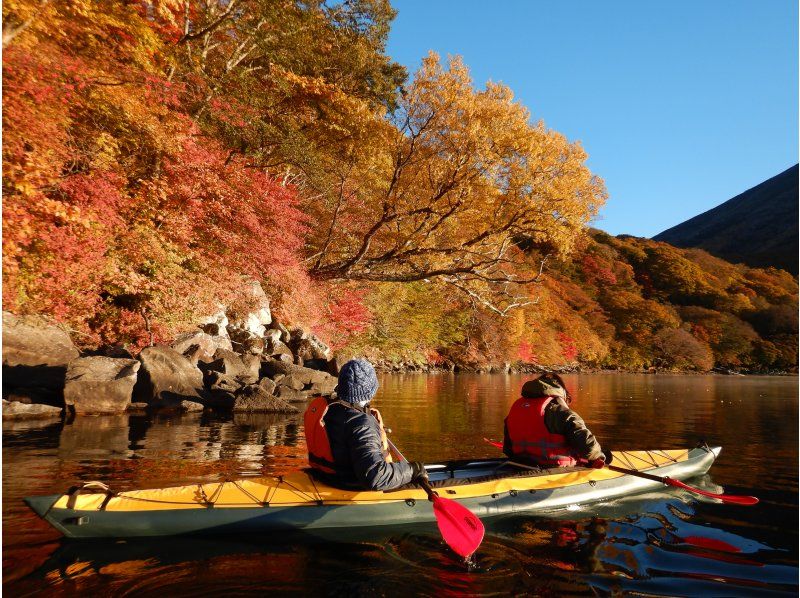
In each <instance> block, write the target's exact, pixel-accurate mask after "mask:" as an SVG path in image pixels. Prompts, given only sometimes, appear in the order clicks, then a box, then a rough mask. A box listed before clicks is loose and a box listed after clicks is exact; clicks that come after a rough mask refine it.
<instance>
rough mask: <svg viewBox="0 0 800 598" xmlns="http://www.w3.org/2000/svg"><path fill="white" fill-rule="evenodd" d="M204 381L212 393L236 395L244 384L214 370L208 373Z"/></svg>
mask: <svg viewBox="0 0 800 598" xmlns="http://www.w3.org/2000/svg"><path fill="white" fill-rule="evenodd" d="M203 379H204V382H205V384H206V387H207V388H208V389H209V390H211V391H224V392H230V393H235V392H236V391H237V390H239V389H240V388H241V387H242V383H241V382H239V380H237V379H236V378H235V377H233V376H229V375H227V374H223V373H221V372H215V371H213V370H211V371H208V372H206V374H205V375H204V376H203Z"/></svg>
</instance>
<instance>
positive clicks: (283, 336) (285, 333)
mask: <svg viewBox="0 0 800 598" xmlns="http://www.w3.org/2000/svg"><path fill="white" fill-rule="evenodd" d="M269 329H270V330H277V331H278V332H280V340H281V341H282V342H284V343H288V342H289V341H290V340H291V338H292V334H291V332H289V329H288V328H287V327H286V326H284V325H283V324H281V323H280V322H278V321H277V320H272V324H270V325H269Z"/></svg>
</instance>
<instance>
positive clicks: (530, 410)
mask: <svg viewBox="0 0 800 598" xmlns="http://www.w3.org/2000/svg"><path fill="white" fill-rule="evenodd" d="M553 400H555V397H538V398H535V399H526V398H525V397H522V398H521V399H517V401H516V402H515V403H514V404H513V405H512V406H511V410H510V411H509V412H508V416H507V417H506V431H507V433H508V438H509V440H510V441H511V450H512V451H513V453H514V455H518V456H524V457H527V458H529V459H531V460H532V461H534V462H536V463H538V464H539V465H543V466H545V467H572V466H574V465H575V464H576V463H577V461H576V460H575V458H574V457H573V456H572V451H571V450H570V447H569V444H567V439H566V438H565V437H564V436H563V435H562V434H551V433H550V432H549V431H548V430H547V426H545V423H544V411H545V409H546V408H547V406H548V405H549V404H550V401H553Z"/></svg>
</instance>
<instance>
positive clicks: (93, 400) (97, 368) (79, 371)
mask: <svg viewBox="0 0 800 598" xmlns="http://www.w3.org/2000/svg"><path fill="white" fill-rule="evenodd" d="M140 365H141V363H139V362H138V361H136V360H135V359H114V358H113V357H79V358H78V359H75V360H74V361H72V362H70V364H69V366H68V367H67V381H66V384H65V386H64V403H65V404H66V405H67V407H68V408H69V409H70V410H71V411H72V412H74V413H123V412H124V411H125V410H126V409H127V408H128V405H130V403H131V397H132V396H133V387H134V385H135V384H136V373H137V372H138V371H139V367H140Z"/></svg>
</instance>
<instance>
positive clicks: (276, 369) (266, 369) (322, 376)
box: [261, 359, 332, 385]
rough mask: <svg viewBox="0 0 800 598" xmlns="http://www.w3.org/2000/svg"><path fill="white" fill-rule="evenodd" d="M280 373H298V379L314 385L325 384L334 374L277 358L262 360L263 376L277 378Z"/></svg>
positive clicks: (286, 374) (285, 374)
mask: <svg viewBox="0 0 800 598" xmlns="http://www.w3.org/2000/svg"><path fill="white" fill-rule="evenodd" d="M278 374H283V375H284V376H288V375H289V374H296V375H297V376H298V379H299V380H301V381H302V382H303V384H304V385H306V384H307V385H312V384H324V383H325V382H326V381H328V380H329V379H330V378H331V377H332V376H331V375H330V374H327V373H325V372H320V371H319V370H312V369H310V368H304V367H302V366H298V365H294V364H290V363H284V362H282V361H279V360H277V359H265V360H262V362H261V376H262V377H264V376H267V377H269V378H272V379H273V380H274V379H275V376H276V375H278Z"/></svg>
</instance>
